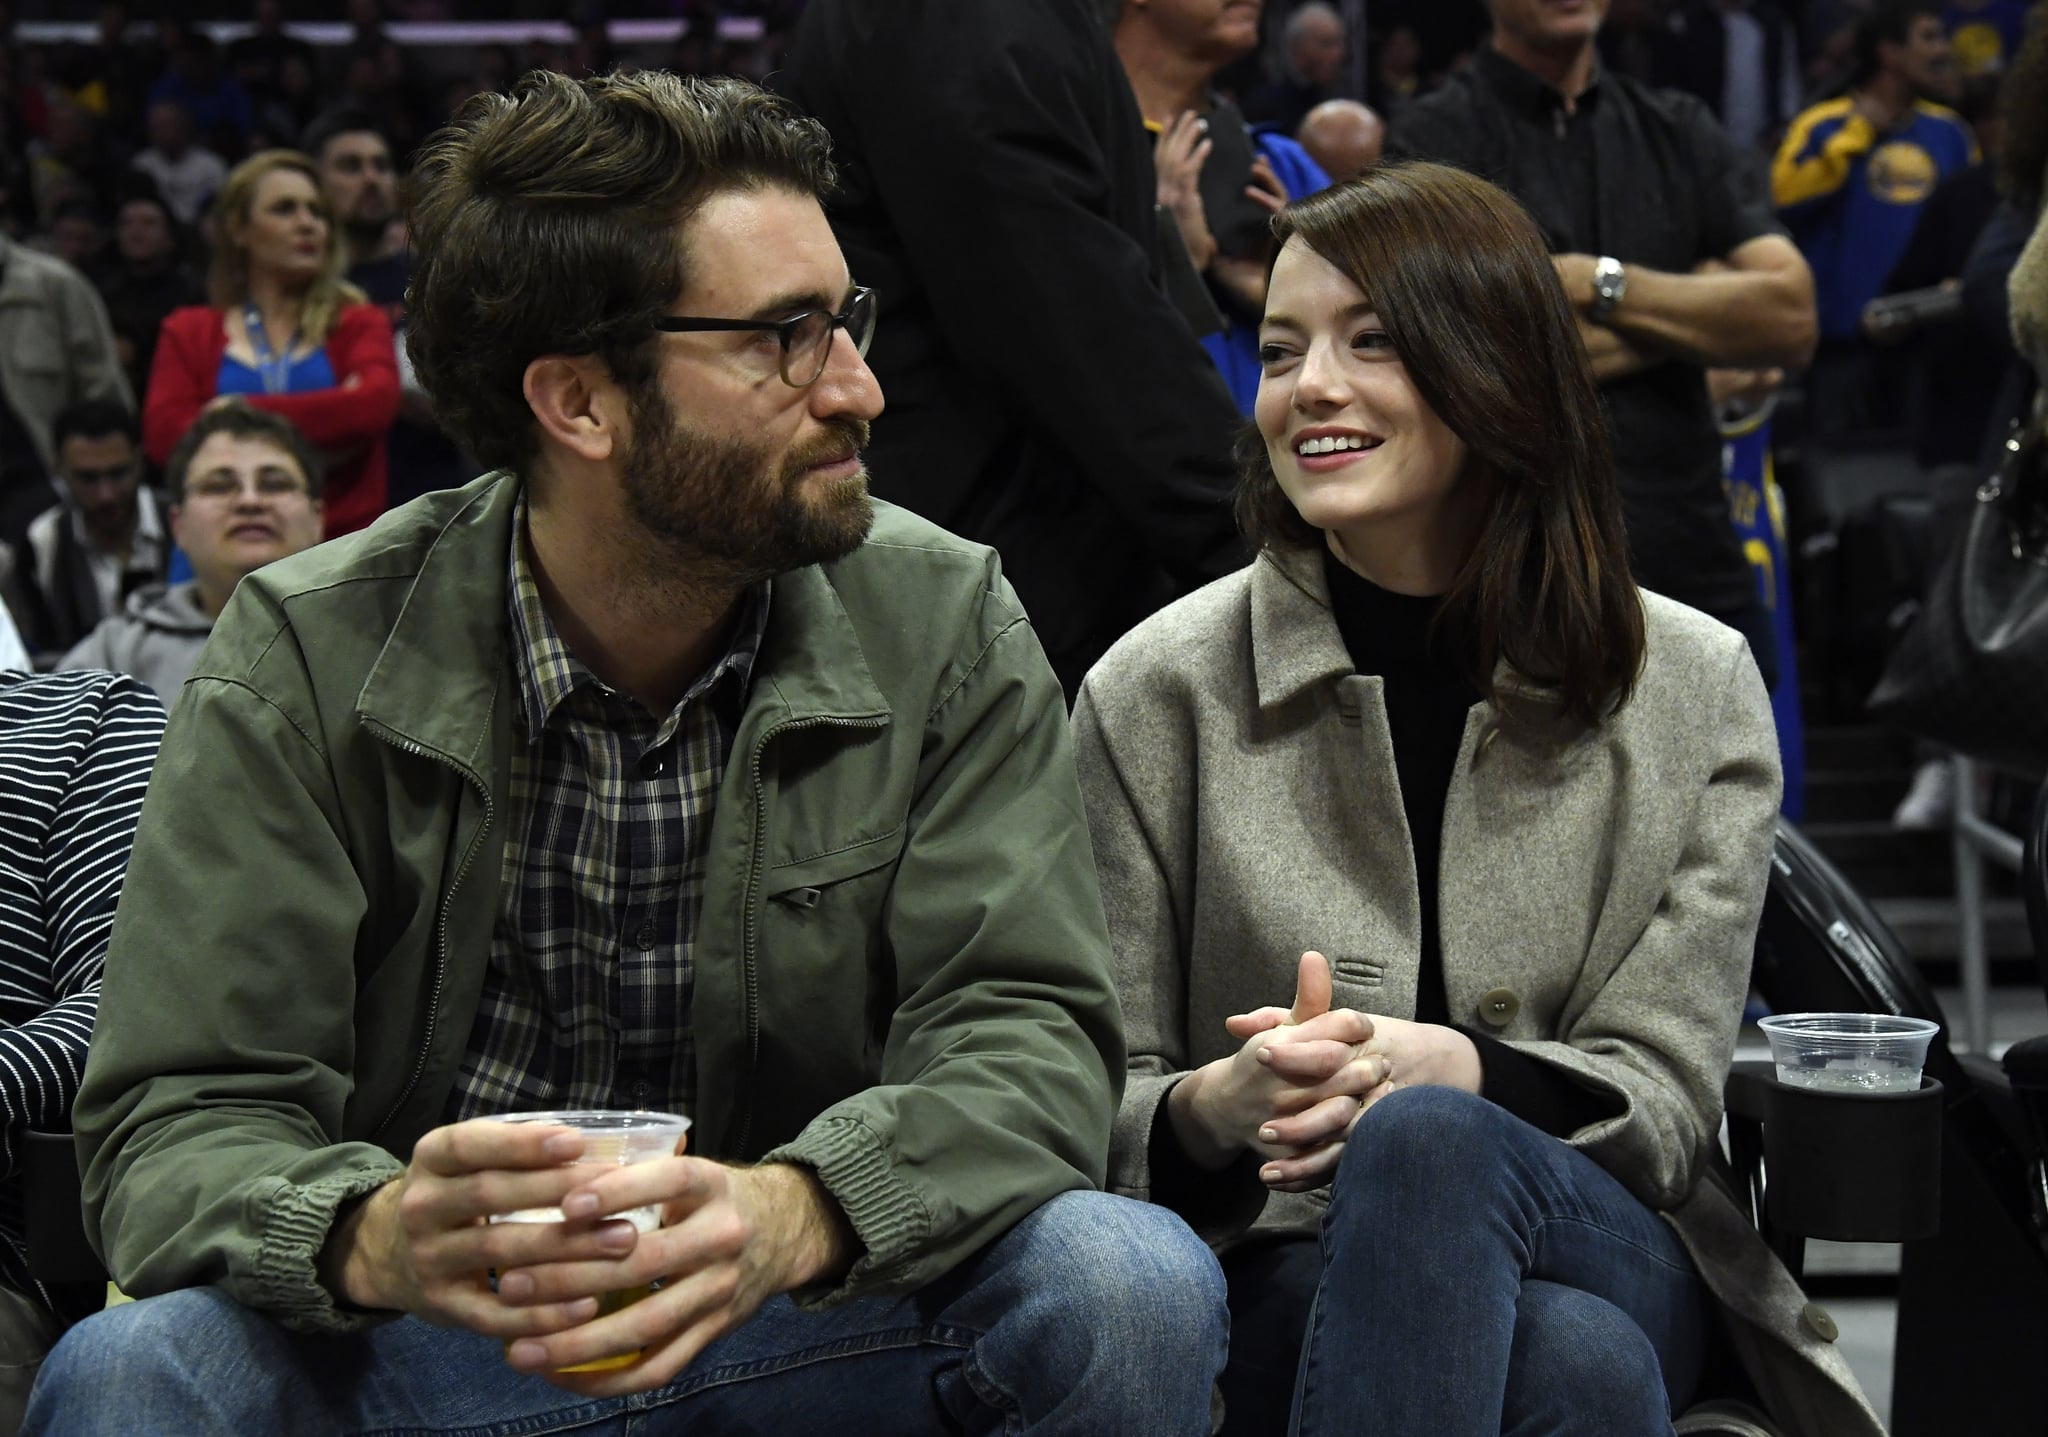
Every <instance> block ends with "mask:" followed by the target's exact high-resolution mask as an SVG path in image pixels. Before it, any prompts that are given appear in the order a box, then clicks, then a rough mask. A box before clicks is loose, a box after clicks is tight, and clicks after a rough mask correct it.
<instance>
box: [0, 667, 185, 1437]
mask: <svg viewBox="0 0 2048 1437" xmlns="http://www.w3.org/2000/svg"><path fill="white" fill-rule="evenodd" d="M163 732H164V709H163V705H162V704H160V703H158V702H157V701H156V699H155V698H154V697H153V696H152V695H151V694H150V693H149V692H148V691H147V690H145V689H144V688H142V686H141V685H139V684H137V683H136V682H135V681H134V680H132V679H125V678H118V677H116V676H114V675H112V674H64V675H61V676H60V675H56V674H40V675H38V674H21V673H14V674H8V675H7V676H6V677H5V678H0V776H4V783H0V793H4V794H5V799H4V801H0V934H4V937H0V1125H4V1126H0V1431H6V1432H14V1431H16V1430H18V1429H19V1428H20V1426H21V1416H22V1410H23V1408H24V1407H25V1406H26V1405H27V1402H28V1390H29V1386H30V1384H31V1383H33V1382H34V1380H35V1376H36V1372H37V1369H38V1368H39V1367H40V1366H41V1364H42V1359H43V1356H44V1354H45V1353H47V1352H48V1351H49V1349H50V1348H51V1347H52V1346H53V1345H55V1343H56V1341H57V1339H58V1337H60V1336H62V1335H63V1331H64V1321H63V1319H61V1318H60V1317H59V1316H58V1315H57V1312H56V1310H55V1306H54V1303H53V1301H52V1298H51V1296H50V1294H49V1293H48V1292H47V1291H45V1290H44V1289H43V1287H42V1284H40V1283H38V1282H37V1281H36V1280H35V1279H34V1278H32V1277H30V1276H29V1275H28V1267H27V1264H26V1261H25V1253H26V1246H25V1241H24V1237H25V1234H24V1231H23V1224H22V1209H23V1205H24V1201H25V1199H24V1196H23V1192H22V1183H21V1174H20V1162H21V1145H22V1143H23V1140H24V1137H25V1135H26V1134H27V1133H28V1131H29V1130H30V1129H45V1130H54V1131H58V1132H62V1131H64V1130H65V1129H67V1128H69V1127H70V1125H71V1103H72V1099H74V1098H75V1097H77V1095H78V1083H79V1078H80V1076H81V1074H82V1072H83V1070H84V1068H85V1051H86V1043H87V1040H88V1039H90V1038H91V1036H92V1028H93V1018H94V1015H95V1014H96V1013H97V1011H98V1009H99V993H100V975H101V972H102V970H103V969H104V968H105V967H106V961H107V935H108V933H109V932H110V931H111V930H112V927H113V922H114V904H115V901H116V900H117V899H118V898H119V897H120V896H121V880H122V878H123V876H124V875H125V873H126V872H127V868H128V850H129V848H130V847H131V846H132V845H133V843H134V841H135V821H136V818H137V816H138V815H139V814H140V813H141V810H142V795H143V790H144V788H145V787H146V786H147V784H148V782H149V771H150V766H151V765H152V764H153V763H154V762H155V761H156V749H157V743H158V742H159V741H160V740H161V739H162V737H163Z"/></svg>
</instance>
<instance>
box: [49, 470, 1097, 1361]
mask: <svg viewBox="0 0 2048 1437" xmlns="http://www.w3.org/2000/svg"><path fill="white" fill-rule="evenodd" d="M517 494H518V483H517V481H516V480H515V479H513V478H511V477H510V476H506V475H486V476H485V477H484V478H482V479H479V480H477V481H476V482H475V483H473V484H470V485H469V486H467V487H466V488H463V489H459V490H451V491H447V492H444V493H440V494H435V495H430V496H429V497H427V498H425V499H423V500H421V501H419V502H418V503H415V504H412V505H409V506H407V507H406V508H404V509H402V510H399V511H397V512H396V513H394V514H392V515H389V516H387V517H386V518H385V519H384V520H382V521H381V522H379V523H378V524H377V525H376V526H374V527H373V528H371V529H369V530H368V531H366V532H364V533H361V534H357V535H353V536H350V537H348V538H345V539H341V540H337V541H335V542H333V543H330V544H326V545H322V546H320V547H319V548H316V549H313V550H310V551H308V552H307V553H305V554H302V555H299V556H296V557H295V558H292V559H288V560H285V561H283V562H281V563H278V564H276V565H273V566H272V567H270V568H267V569H265V570H263V571H262V572H261V573H259V574H257V575H255V576H253V577H251V578H250V579H247V580H245V581H244V582H243V583H242V584H241V586H240V587H239V588H238V589H237V590H236V592H235V595H234V598H233V600H232V601H231V602H230V603H229V605H228V607H227V610H226V612H225V613H223V614H222V616H221V619H220V622H219V624H218V625H217V626H216V627H215V629H214V632H213V637H212V639H211V641H210V642H209V644H208V647H207V651H206V653H205V655H204V657H203V658H202V659H201V661H200V664H199V668H198V671H197V672H196V673H195V675H194V676H193V678H192V679H191V680H190V682H189V683H188V684H187V685H186V687H185V690H184V692H183V694H182V695H181V696H180V698H179V701H178V704H177V706H176V709H175V711H174V712H173V714H172V717H171V722H170V728H169V732H168V734H167V735H166V737H165V739H164V744H163V749H162V754H161V757H160V758H159V760H158V762H157V767H156V771H155V775H154V777H153V779H152V781H151V785H150V791H149V796H148V799H147V801H146V803H145V805H144V811H143V815H142V821H141V826H140V829H139V831H138V833H137V834H136V839H135V851H134V858H133V860H132V862H131V864H130V867H129V871H128V878H127V882H126V885H125V888H124V891H123V894H122V901H121V907H120V910H119V914H118V916H117V918H116V922H115V930H114V937H113V942H112V948H111V951H110V953H109V955H108V962H107V976H106V982H105V988H104V991H103V993H102V995H101V999H100V1010H99V1022H98V1027H97V1029H96V1031H95V1033H94V1035H93V1045H92V1051H91V1056H90V1059H89V1061H88V1063H87V1067H86V1076H85V1083H84V1087H83V1090H82V1091H81V1093H80V1095H79V1099H78V1104H77V1108H76V1114H75V1126H76V1129H77V1133H78V1144H79V1156H80V1163H81V1166H82V1168H83V1171H84V1184H85V1208H86V1219H87V1231H88V1233H90V1234H91V1236H92V1240H93V1242H94V1244H95V1245H96V1247H97V1248H98V1249H99V1251H100V1252H101V1254H102V1255H103V1256H104V1258H105V1259H106V1262H107V1266H108V1268H109V1270H110V1272H111V1273H112V1275H113V1277H114V1279H115V1281H117V1282H118V1283H119V1284H120V1285H121V1286H122V1287H123V1288H124V1289H125V1290H126V1291H128V1292H129V1293H131V1294H134V1295H136V1296H146V1295H149V1294H153V1293H159V1292H164V1291H167V1290H171V1289H175V1288H179V1287H185V1286H190V1285H194V1284H198V1283H208V1282H211V1283H218V1284H219V1285H221V1286H222V1287H223V1288H225V1289H226V1290H227V1291H228V1292H229V1293H230V1294H232V1295H233V1296H234V1297H236V1298H237V1299H239V1300H240V1301H242V1302H244V1303H246V1304H248V1305H249V1306H251V1307H253V1308H256V1309H258V1310H261V1311H264V1312H268V1313H270V1314H272V1315H273V1316H275V1317H277V1318H278V1319H279V1320H281V1321H283V1322H285V1323H287V1324H288V1325H291V1326H293V1327H297V1328H300V1329H302V1330H311V1331H343V1330H349V1329H351V1328H353V1327H355V1326H358V1325H360V1324H361V1323H363V1322H364V1321H366V1320H368V1318H367V1316H366V1315H364V1314H360V1313H355V1312H351V1311H348V1310H344V1309H340V1308H337V1306H336V1305H335V1303H334V1301H333V1299H332V1297H331V1296H330V1295H329V1293H328V1292H327V1291H326V1290H325V1289H324V1288H322V1287H321V1285H320V1284H319V1282H318V1281H317V1280H316V1276H315V1261H316V1258H317V1255H318V1253H319V1250H320V1248H321V1245H322V1244H323V1242H324V1241H325V1239H326V1236H327V1232H328V1229H329V1228H330V1226H331V1225H332V1223H333V1221H334V1218H335V1213H336V1210H337V1208H339V1207H340V1205H341V1204H343V1203H345V1202H347V1201H348V1200H349V1199H350V1198H352V1197H355V1196H357V1195H359V1194H362V1193H365V1192H367V1191H369V1190H371V1189H373V1188H375V1187H377V1186H379V1185H380V1184H382V1183H384V1182H385V1181H386V1180H387V1179H389V1178H391V1177H392V1176H393V1175H395V1174H396V1173H397V1172H399V1170H400V1168H401V1162H402V1159H403V1158H404V1157H405V1156H406V1155H407V1154H408V1153H409V1152H410V1151H411V1148H412V1145H413V1144H414V1142H415V1141H417V1140H418V1138H419V1137H420V1136H421V1135H422V1134H423V1133H425V1132H426V1131H427V1130H428V1129H430V1128H432V1127H434V1126H435V1125H437V1124H438V1123H439V1122H440V1121H441V1117H442V1112H443V1107H444V1104H445V1102H446V1100H447V1096H448V1093H449V1090H450V1087H451V1085H452V1082H453V1078H454V1075H455V1071H456V1067H457V1064H458V1062H459V1060H460V1059H461V1057H462V1054H463V1051H464V1049H465V1048H466V1046H467V1045H468V1042H469V1039H470V1032H471V1026H472V1023H473V1020H474V1017H475V1013H476V1007H477V997H478V992H479V988H480V985H481V983H482V980H483V975H484V971H485V967H486V964H487V962H488V959H489V954H490V946H491V934H492V928H493V923H494V921H495V919H496V917H497V914H498V911H499V906H500V905H499V898H500V887H501V883H500V870H501V868H502V866H503V854H504V846H505V839H506V828H507V799H506V794H507V775H508V772H509V764H510V755H511V748H512V744H513V741H514V739H513V729H512V723H511V715H512V710H513V691H512V685H513V679H512V672H511V667H510V663H509V656H508V651H507V633H506V603H505V585H506V583H507V564H506V555H507V553H508V552H509V548H510V544H511V534H512V530H511V525H512V523H513V515H514V509H515V500H516V497H517ZM877 508H878V516H877V519H876V523H875V527H874V531H873V534H872V535H871V536H870V538H869V540H868V542H867V543H866V544H865V545H863V546H862V547H861V548H860V549H859V550H858V551H857V552H855V553H854V554H852V555H849V556H848V557H847V558H845V559H842V560H840V561H838V562H836V563H833V564H830V565H827V566H823V567H811V568H806V569H800V570H797V571H794V572H791V573H788V574H784V575H781V576H779V577H778V578H776V580H775V581H774V595H773V600H772V603H771V613H770V618H769V624H768V631H767V634H766V636H765V639H764V641H763V645H762V648H761V652H760V655H759V658H758V660H757V662H756V665H755V668H754V673H753V679H752V682H751V684H750V686H749V689H748V697H747V703H746V708H745V712H744V714H743V715H742V717H741V719H740V723H739V728H738V731H737V737H736V742H735V745H734V748H733V757H732V762H731V763H730V765H729V766H728V769H727V772H726V775H725V778H724V781H723V784H722V786H721V788H720V790H719V795H718V808H717V814H716V817H715V819H714V821H713V824H712V829H711V839H710V844H709V857H708V862H707V866H706V872H705V879H704V882H705V896H704V906H703V911H702V915H701V917H700V918H699V927H698V930H697V936H696V942H695V964H696V974H695V990H694V999H693V1005H692V1011H691V1013H690V1014H689V1020H690V1021H691V1023H692V1024H693V1026H694V1029H695V1035H696V1053H697V1093H698V1099H697V1110H696V1113H695V1118H696V1127H695V1128H694V1129H693V1131H692V1134H691V1138H692V1149H693V1151H695V1152H697V1153H700V1154H703V1155H705V1156H710V1157H715V1158H723V1159H732V1160H761V1159H766V1160H784V1161H792V1162H797V1163H802V1164H805V1165H808V1166H810V1167H812V1168H814V1169H815V1170H816V1171H817V1173H818V1175H819V1177H820V1179H821V1180H822V1181H823V1183H824V1185H825V1186H826V1187H827V1188H828V1189H829V1190H830V1191H831V1192H832V1193H833V1195H834V1196H835V1197H836V1198H837V1199H838V1201H839V1202H840V1204H841V1205H842V1206H843V1207H844V1208H845V1210H846V1214H847V1217H848V1219H849V1220H850V1222H851V1224H852V1226H853V1229H854V1232H855V1234H856V1235H857V1237H858V1238H859V1241H860V1244H861V1246H862V1248H863V1249H864V1251H863V1253H862V1255H861V1257H860V1258H859V1260H858V1261H857V1262H856V1263H855V1264H854V1266H853V1269H852V1271H851V1273H850V1274H849V1276H848V1277H847V1279H846V1281H845V1282H844V1283H843V1284H841V1285H840V1286H838V1287H836V1288H833V1289H831V1290H829V1291H816V1292H807V1293H803V1294H799V1295H800V1296H801V1297H803V1298H804V1299H806V1300H808V1301H815V1302H819V1303H826V1302H831V1301H835V1300H837V1299H839V1298H842V1297H846V1296H859V1295H868V1294H874V1293H881V1292H893V1291H903V1290H906V1289H912V1288H916V1287H919V1286H922V1285H923V1284H925V1283H928V1282H930V1281H931V1280H932V1279H934V1278H936V1277H938V1276H940V1275H941V1274H943V1273H944V1272H946V1271H947V1270H948V1269H949V1268H951V1267H953V1266H954V1265H955V1264H957V1263H958V1262H959V1261H960V1260H961V1259H963V1258H964V1257H966V1256H967V1255H969V1254H970V1253H972V1252H974V1251H975V1250H976V1249H978V1248H980V1247H981V1246H983V1245H985V1244H986V1243H988V1242H989V1241H991V1240H992V1239H994V1238H995V1237H996V1236H997V1235H999V1234H1000V1233H1001V1232H1003V1231H1004V1230H1005V1229H1006V1228H1008V1227H1009V1226H1010V1225H1011V1224H1013V1223H1015V1222H1016V1221H1017V1220H1018V1219H1019V1218H1020V1217H1022V1216H1024V1215H1025V1214H1026V1213H1028V1212H1029V1211H1031V1210H1032V1209H1033V1208H1034V1207H1036V1206H1038V1205H1039V1204H1041V1203H1043V1202H1044V1201H1046V1200H1047V1199H1048V1198H1050V1197H1052V1196H1054V1195H1055V1194H1057V1193H1060V1192H1062V1191H1065V1190H1068V1189H1072V1188H1083V1187H1090V1186H1097V1185H1099V1184H1100V1183H1101V1181H1102V1178H1103V1168H1104V1162H1105V1157H1106V1153H1107V1149H1108V1142H1109V1124H1110V1119H1111V1116H1112V1115H1113V1114H1114V1112H1115V1110H1116V1106H1117V1101H1118V1095H1119V1091H1120V1089H1121V1086H1122V1078H1123V1071H1124V1052H1123V1040H1122V1030H1121V1021H1120V1015H1119V1011H1118V1008H1117V1001H1116V996H1115V990H1114V985H1113V982H1112V979H1111V974H1110V957H1109V940H1108V935H1107V933H1106V931H1105V929H1104V925H1103V918H1102V909H1101V901H1100V898H1099V897H1098V894H1097V890H1096V884H1095V872H1094V868H1093V864H1092V860H1091V858H1090V853H1089V844H1088V833H1087V828H1086V824H1085V820H1084V818H1083V815H1082V811H1081V803H1080V796H1079V793H1078V790H1077V786H1076V782H1075V778H1074V769H1073V758H1072V751H1071V749H1070V747H1069V743H1068V737H1067V726H1066V722H1065V713H1064V706H1063V703H1062V698H1061V694H1060V690H1059V688H1058V685H1057V684H1056V683H1055V682H1054V679H1053V676H1052V673H1051V670H1050V669H1049V668H1048V667H1047V666H1046V663H1045V660H1044V658H1043V656H1042V655H1041V653H1040V651H1039V646H1038V643H1037V640H1036V638H1035V637H1034V636H1033V634H1032V632H1031V629H1030V626H1029V624H1028V623H1027V622H1026V620H1025V618H1024V616H1023V613H1022V612H1021V611H1020V610H1019V608H1018V606H1017V602H1016V599H1015V597H1014V596H1013V595H1012V594H1011V592H1010V590H1009V587H1008V585H1006V584H1005V583H1004V582H1003V581H1002V579H1001V577H1000V575H999V573H998V569H997V565H996V561H995V557H994V555H993V554H992V553H991V552H990V551H989V550H987V549H983V548H980V547H978V546H974V545H969V544H966V543H964V542H962V541H960V540H958V539H955V538H953V537H952V536H950V535H948V534H946V533H944V532H942V531H941V530H939V529H936V528H934V527H932V526H931V525H929V524H926V523H924V522H923V521H921V520H919V519H916V518H913V517H912V516H910V515H908V514H906V513H903V512H901V511H898V510H894V509H890V508H888V507H887V506H877Z"/></svg>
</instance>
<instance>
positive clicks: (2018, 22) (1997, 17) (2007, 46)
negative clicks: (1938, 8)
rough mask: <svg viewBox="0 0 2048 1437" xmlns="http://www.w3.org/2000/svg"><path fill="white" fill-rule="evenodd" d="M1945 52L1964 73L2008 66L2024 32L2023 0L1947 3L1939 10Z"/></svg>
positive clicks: (1995, 70) (1988, 71)
mask: <svg viewBox="0 0 2048 1437" xmlns="http://www.w3.org/2000/svg"><path fill="white" fill-rule="evenodd" d="M1941 28H1942V29H1944V30H1946V31H1947V32H1948V47H1949V53H1950V54H1952V55H1954V56H1955V62H1956V69H1957V70H1959V71H1961V72H1962V73H1963V74H1965V75H1992V74H1996V73H1998V72H1999V71H2001V70H2004V69H2007V68H2009V67H2010V66H2011V64H2012V62H2013V59H2014V57H2015V56H2017V55H2018V54H2019V52H2020V42H2021V41H2022V40H2023V39H2024V38H2025V37H2026V33H2027V6H2026V5H2025V3H2023V0H1979V3H1977V4H1973V5H1955V4H1951V5H1949V6H1947V7H1945V8H1944V9H1943V10H1942V12H1941Z"/></svg>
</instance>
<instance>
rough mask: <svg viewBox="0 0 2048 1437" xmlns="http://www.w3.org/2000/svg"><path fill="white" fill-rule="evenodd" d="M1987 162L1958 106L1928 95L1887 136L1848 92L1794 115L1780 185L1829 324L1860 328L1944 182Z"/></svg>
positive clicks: (1778, 193)
mask: <svg viewBox="0 0 2048 1437" xmlns="http://www.w3.org/2000/svg"><path fill="white" fill-rule="evenodd" d="M1976 162H1977V145H1976V142H1975V141H1974V140H1972V139H1971V138H1970V131H1969V129H1968V128H1967V127H1966V126H1965V125H1964V124H1963V122H1962V119H1961V117H1960V116H1958V115H1957V114H1956V113H1955V112H1954V111H1953V110H1948V109H1944V108H1943V107H1941V106H1940V105H1931V104H1928V103H1927V102H1925V101H1921V102H1920V103H1919V104H1916V105H1915V106H1914V107H1913V115H1912V118H1911V119H1910V120H1909V121H1908V122H1907V124H1906V125H1905V127H1904V128H1903V129H1898V130H1893V131H1891V132H1890V133H1888V134H1885V135H1879V134H1878V133H1877V131H1876V129H1875V128H1874V127H1873V126H1872V125H1871V123H1870V121H1868V120H1866V119H1864V118H1863V116H1861V115H1859V114H1857V113H1856V111H1855V109H1854V107H1853V105H1852V104H1851V103H1850V101H1849V100H1848V98H1847V97H1844V98H1842V99H1838V100H1828V101H1826V102H1824V103H1822V104H1818V105H1815V106H1814V107H1813V108H1812V109H1810V110H1807V111H1806V112H1805V113H1803V114H1801V115H1800V116H1799V118H1798V119H1796V120H1794V121H1793V122H1792V128H1791V129H1790V130H1789V131H1788V132H1787V133H1786V135H1785V143H1784V144H1782V145H1780V146H1779V147H1778V158H1777V160H1776V162H1775V163H1774V164H1773V165H1772V166H1771V194H1772V198H1773V199H1775V200H1776V202H1777V205H1778V213H1779V215H1780V217H1781V218H1783V220H1784V221H1785V225H1786V227H1787V228H1788V229H1790V230H1791V231H1792V238H1793V239H1795V240H1797V241H1798V243H1799V248H1800V250H1801V252H1803V253H1804V254H1805V255H1806V262H1807V263H1808V264H1809V265H1811V266H1812V267H1813V284H1814V292H1815V296H1816V298H1817V299H1818V301H1819V306H1820V332H1821V333H1822V334H1823V335H1826V336H1828V337H1829V338H1836V339H1839V338H1845V337H1848V336H1851V335H1854V334H1856V333H1857V332H1858V321H1859V320H1860V318H1861V316H1862V313H1863V306H1864V305H1865V304H1866V303H1868V302H1869V301H1870V300H1872V299H1875V298H1876V297H1877V295H1878V294H1879V292H1880V291H1882V290H1883V288H1884V282H1885V280H1886V279H1887V278H1889V277H1890V275H1891V272H1892V270H1893V268H1894V267H1896V266H1897V264H1898V262H1899V256H1900V255H1902V254H1904V253H1905V250H1906V245H1907V242H1908V241H1910V240H1911V239H1912V238H1913V226H1914V225H1915V224H1916V223H1917V222H1918V221H1919V218H1920V207H1921V206H1922V205H1924V204H1926V203H1927V197H1928V196H1929V195H1931V194H1933V193H1934V187H1935V186H1936V185H1937V184H1939V183H1940V182H1941V181H1942V180H1944V179H1946V178H1947V177H1948V176H1950V175H1952V174H1955V173H1956V172H1957V171H1959V170H1964V169H1968V168H1969V167H1970V166H1971V165H1973V164H1975V163H1976Z"/></svg>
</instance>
